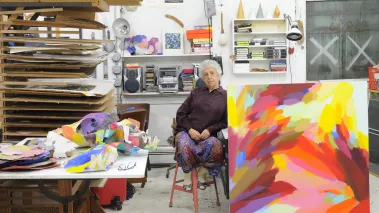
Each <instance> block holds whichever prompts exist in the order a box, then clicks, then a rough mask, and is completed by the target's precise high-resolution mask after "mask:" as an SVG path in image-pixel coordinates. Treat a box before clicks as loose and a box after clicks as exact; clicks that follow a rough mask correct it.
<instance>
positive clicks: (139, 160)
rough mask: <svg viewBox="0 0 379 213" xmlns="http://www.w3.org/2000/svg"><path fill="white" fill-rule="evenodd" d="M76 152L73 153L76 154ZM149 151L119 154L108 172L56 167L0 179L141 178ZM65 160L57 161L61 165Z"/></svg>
mask: <svg viewBox="0 0 379 213" xmlns="http://www.w3.org/2000/svg"><path fill="white" fill-rule="evenodd" d="M77 153H78V151H77V152H75V153H74V156H75V154H77ZM148 155H149V151H147V150H140V151H139V152H138V153H136V154H132V155H130V156H125V155H122V154H119V156H118V159H117V161H116V162H115V164H113V166H112V167H111V169H110V170H108V171H99V172H85V173H69V172H66V170H65V169H64V168H63V167H56V168H51V169H43V170H38V171H0V180H1V179H6V180H9V179H13V180H24V179H29V180H40V179H43V180H58V179H65V180H85V179H103V178H143V177H145V171H146V165H147V158H148ZM66 160H67V159H63V160H59V161H60V163H63V162H64V161H66ZM133 162H136V166H135V167H134V168H133V169H130V170H126V171H119V170H118V168H119V166H120V165H122V164H124V165H125V166H127V165H128V164H129V163H133Z"/></svg>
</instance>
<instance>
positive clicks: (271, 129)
mask: <svg viewBox="0 0 379 213" xmlns="http://www.w3.org/2000/svg"><path fill="white" fill-rule="evenodd" d="M277 128H278V125H277V124H275V125H273V126H271V127H270V129H269V130H268V131H267V133H268V134H270V133H271V132H273V131H274V130H276V129H277Z"/></svg>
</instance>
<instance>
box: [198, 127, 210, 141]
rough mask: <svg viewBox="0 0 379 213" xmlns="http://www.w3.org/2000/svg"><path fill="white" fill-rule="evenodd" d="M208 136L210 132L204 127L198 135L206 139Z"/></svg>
mask: <svg viewBox="0 0 379 213" xmlns="http://www.w3.org/2000/svg"><path fill="white" fill-rule="evenodd" d="M209 136H211V133H209V131H208V130H207V129H204V131H203V132H202V133H201V135H200V139H201V140H206V139H208V138H209Z"/></svg>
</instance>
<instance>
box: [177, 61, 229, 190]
mask: <svg viewBox="0 0 379 213" xmlns="http://www.w3.org/2000/svg"><path fill="white" fill-rule="evenodd" d="M220 76H221V67H220V65H219V64H218V63H217V62H216V61H213V60H205V61H204V62H202V64H201V65H200V77H201V78H202V79H203V80H204V82H205V84H206V87H201V88H196V89H194V90H192V92H191V94H190V95H189V97H188V98H187V99H186V100H185V101H184V103H183V104H182V105H181V106H180V108H179V109H178V112H177V114H176V122H177V127H176V135H175V145H176V148H177V155H176V160H177V161H178V163H179V165H180V166H181V167H182V169H183V172H184V174H185V177H184V183H183V188H184V189H185V190H186V191H191V190H192V181H191V170H192V168H194V167H195V168H198V173H197V174H198V187H199V189H201V190H204V189H205V188H206V186H207V184H206V174H207V171H208V172H209V173H210V174H211V175H214V176H217V175H218V172H219V170H220V168H221V165H222V163H223V159H224V154H223V149H222V144H221V143H220V141H219V140H218V139H217V138H216V135H217V132H218V131H220V130H222V129H224V128H226V127H227V104H226V103H227V96H226V91H225V90H224V89H223V88H221V87H220Z"/></svg>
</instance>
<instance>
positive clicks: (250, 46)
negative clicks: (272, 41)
mask: <svg viewBox="0 0 379 213" xmlns="http://www.w3.org/2000/svg"><path fill="white" fill-rule="evenodd" d="M244 47H245V48H264V47H287V46H286V45H249V46H234V48H244Z"/></svg>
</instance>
